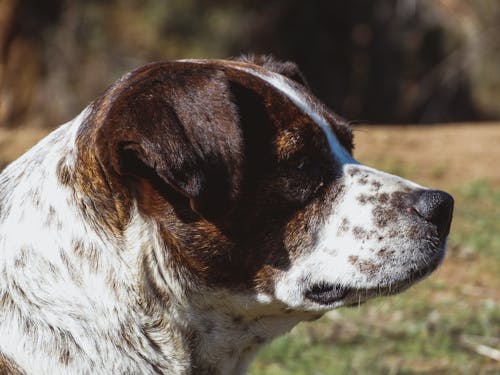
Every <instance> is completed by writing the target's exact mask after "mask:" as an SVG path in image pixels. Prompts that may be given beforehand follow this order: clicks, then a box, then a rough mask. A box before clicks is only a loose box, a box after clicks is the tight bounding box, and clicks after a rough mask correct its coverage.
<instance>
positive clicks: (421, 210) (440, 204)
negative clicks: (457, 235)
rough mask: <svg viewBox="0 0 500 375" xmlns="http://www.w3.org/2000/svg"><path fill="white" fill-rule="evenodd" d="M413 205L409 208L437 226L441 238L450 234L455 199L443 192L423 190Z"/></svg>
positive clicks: (414, 198) (414, 197)
mask: <svg viewBox="0 0 500 375" xmlns="http://www.w3.org/2000/svg"><path fill="white" fill-rule="evenodd" d="M412 198H413V202H414V203H413V205H412V207H411V208H409V210H410V212H414V213H415V214H417V215H419V216H420V217H422V218H423V219H425V220H426V221H428V222H429V223H431V224H434V225H435V226H436V229H437V232H438V234H439V237H440V238H441V239H443V240H444V238H445V237H446V236H447V235H448V233H449V232H450V225H451V217H452V214H453V198H452V196H451V195H450V194H448V193H446V192H444V191H441V190H421V191H419V192H417V193H415V195H414V196H413V197H412Z"/></svg>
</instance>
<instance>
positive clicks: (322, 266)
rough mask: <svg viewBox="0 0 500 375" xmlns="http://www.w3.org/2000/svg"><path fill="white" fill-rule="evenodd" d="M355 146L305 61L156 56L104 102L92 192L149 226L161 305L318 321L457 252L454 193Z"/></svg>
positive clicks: (93, 145)
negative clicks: (266, 309) (201, 304)
mask: <svg viewBox="0 0 500 375" xmlns="http://www.w3.org/2000/svg"><path fill="white" fill-rule="evenodd" d="M352 138H353V136H352V131H351V129H350V127H349V124H348V123H347V122H346V121H345V120H343V119H342V118H340V117H339V116H337V115H336V114H334V113H332V112H331V111H330V110H329V109H328V108H326V107H325V106H324V105H323V104H322V103H321V102H320V101H319V100H318V99H316V98H315V97H314V96H313V95H312V94H311V92H310V91H309V89H308V88H307V86H306V84H305V81H304V80H303V78H302V75H301V74H300V73H299V72H298V69H297V68H296V67H295V65H293V64H290V63H286V64H283V63H277V62H274V61H272V60H269V59H265V58H264V59H262V58H247V59H244V60H243V61H221V60H193V61H190V60H186V61H177V62H165V63H156V64H151V65H148V66H145V67H142V68H140V69H138V70H136V71H134V72H132V73H129V74H128V75H126V76H125V77H123V78H122V79H121V80H120V81H118V82H117V83H116V84H115V85H113V86H112V87H111V88H110V89H109V90H108V91H107V92H106V93H105V94H104V95H103V96H102V97H101V98H100V99H99V100H97V101H96V102H95V103H94V104H93V106H92V108H91V112H90V115H89V116H88V118H87V120H86V122H85V124H84V126H83V127H82V129H81V131H80V133H79V135H78V145H79V150H80V157H79V160H80V162H81V163H85V165H86V166H85V167H84V168H80V169H81V170H85V174H86V175H85V176H82V178H81V179H80V180H81V181H80V183H81V185H82V186H84V188H82V189H83V190H84V191H85V192H87V194H88V195H91V196H92V199H93V200H94V201H96V202H97V203H96V205H98V206H100V207H101V211H100V214H99V215H100V216H99V217H97V218H95V220H97V221H101V222H102V223H103V225H104V224H107V225H109V226H111V227H113V228H114V230H115V231H117V232H120V231H122V232H126V230H127V228H128V227H129V226H130V223H131V222H132V221H133V220H134V217H133V214H132V212H134V210H136V212H137V215H136V216H139V217H140V218H141V220H143V221H144V222H147V223H148V225H149V226H150V228H151V231H152V232H154V238H155V239H154V240H152V241H150V243H149V245H147V246H145V248H144V249H143V253H144V259H145V260H144V261H143V263H142V266H143V267H145V268H154V271H152V270H150V272H149V275H150V276H148V280H147V283H148V285H150V286H151V289H154V290H156V291H157V294H158V295H159V296H160V298H167V297H166V296H167V295H170V297H169V298H172V295H176V294H177V295H178V296H179V298H180V295H188V294H189V293H195V292H196V291H200V290H202V291H203V294H204V296H207V295H212V294H215V295H218V296H224V297H221V300H224V301H223V302H221V303H224V304H230V303H231V302H229V301H228V299H231V298H233V299H234V300H235V301H236V299H237V297H236V296H239V297H238V298H240V300H239V301H241V298H244V299H245V301H246V302H245V308H247V309H251V307H252V303H253V302H255V305H259V306H261V305H262V304H264V305H267V306H271V305H272V306H278V307H279V309H280V310H293V311H299V312H314V313H318V312H323V311H326V310H328V309H332V308H335V307H338V306H342V305H351V304H357V303H359V302H361V301H363V300H365V299H367V298H368V297H371V296H375V295H381V294H390V293H395V292H398V291H400V290H403V289H405V288H406V287H408V286H409V285H411V284H412V283H413V282H415V281H417V280H419V279H421V278H422V277H424V276H426V275H428V274H429V273H430V272H431V271H433V270H434V269H435V268H436V267H437V266H438V264H439V263H440V262H441V260H442V259H443V256H444V253H445V250H444V249H445V242H446V237H447V235H448V232H449V227H450V221H451V214H452V206H453V200H452V198H451V197H450V196H449V195H448V194H446V193H444V192H441V191H436V190H430V189H427V188H424V187H421V186H419V185H417V184H415V183H412V182H410V181H407V180H405V179H402V178H399V177H396V176H393V175H390V174H386V173H383V172H380V171H377V170H375V169H371V168H369V167H366V166H363V165H361V164H359V163H358V162H357V161H356V160H355V159H354V158H353V156H352V151H353V139H352ZM89 165H93V167H89ZM103 181H104V182H103ZM96 186H98V187H99V188H96ZM103 191H104V192H107V193H103ZM110 197H112V199H111V202H112V203H109V202H110ZM179 285H180V286H179ZM172 292H173V293H172ZM162 296H163V297H162ZM228 296H231V297H228ZM211 300H212V301H213V300H214V298H211ZM249 301H250V302H249ZM252 301H253V302H252Z"/></svg>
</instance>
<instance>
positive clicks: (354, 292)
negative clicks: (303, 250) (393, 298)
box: [304, 253, 444, 307]
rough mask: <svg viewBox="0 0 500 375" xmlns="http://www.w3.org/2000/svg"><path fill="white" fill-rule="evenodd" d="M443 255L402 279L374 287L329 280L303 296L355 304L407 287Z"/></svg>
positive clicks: (320, 302)
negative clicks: (356, 285)
mask: <svg viewBox="0 0 500 375" xmlns="http://www.w3.org/2000/svg"><path fill="white" fill-rule="evenodd" d="M443 257H444V253H443V254H442V255H441V256H437V257H436V258H435V259H433V261H432V262H430V263H428V264H427V265H426V266H425V267H423V268H420V269H417V270H412V271H411V272H409V274H408V275H407V276H406V277H405V278H404V279H399V280H393V281H391V282H387V283H385V282H384V283H380V285H377V286H374V287H368V288H360V287H350V286H343V285H339V284H335V283H330V282H319V283H315V284H313V285H312V286H311V287H309V288H308V289H307V290H306V291H305V293H304V297H305V298H306V299H307V300H309V301H311V302H314V303H316V304H318V305H321V306H324V307H329V306H332V305H334V304H337V303H339V302H342V304H341V305H343V306H357V305H359V304H361V303H362V302H365V301H367V300H368V299H370V298H373V297H381V296H389V295H393V294H397V293H400V292H402V291H404V290H406V289H408V288H409V287H410V286H412V285H413V284H415V283H416V282H418V281H420V280H422V279H424V278H425V277H427V276H428V275H430V274H431V273H432V272H433V271H434V270H435V269H436V268H437V267H438V266H439V264H440V263H441V261H442V259H443ZM338 306H339V305H338Z"/></svg>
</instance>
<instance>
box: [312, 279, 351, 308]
mask: <svg viewBox="0 0 500 375" xmlns="http://www.w3.org/2000/svg"><path fill="white" fill-rule="evenodd" d="M349 289H350V288H346V287H342V286H340V285H336V284H331V283H326V282H323V283H318V284H313V286H312V287H311V288H309V289H308V290H306V292H305V297H306V298H307V299H308V300H310V301H312V302H316V303H318V304H320V305H324V306H326V305H331V304H333V303H335V302H337V301H340V300H341V299H343V298H345V297H346V296H347V294H348V293H349Z"/></svg>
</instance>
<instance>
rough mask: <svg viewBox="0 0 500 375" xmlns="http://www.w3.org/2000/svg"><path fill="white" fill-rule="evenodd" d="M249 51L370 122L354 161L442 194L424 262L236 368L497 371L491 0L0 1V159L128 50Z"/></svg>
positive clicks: (143, 53) (88, 96)
mask: <svg viewBox="0 0 500 375" xmlns="http://www.w3.org/2000/svg"><path fill="white" fill-rule="evenodd" d="M249 52H254V53H266V54H272V55H274V56H276V57H277V58H279V59H282V60H291V61H295V62H296V63H297V64H298V65H299V67H300V68H301V70H302V71H303V73H304V74H305V76H306V78H307V80H308V82H309V84H310V86H311V88H312V91H313V92H314V93H315V94H316V95H317V96H318V97H319V98H320V99H322V100H323V101H324V102H325V103H326V104H327V105H328V106H329V107H331V108H332V109H333V110H334V111H336V112H338V113H339V114H341V115H342V116H344V117H346V118H348V119H350V120H358V121H360V123H362V124H377V125H371V126H368V125H363V126H359V127H357V128H356V144H357V151H356V153H357V157H358V159H360V160H361V161H362V162H365V163H367V164H370V165H372V166H375V167H378V168H381V169H384V170H386V171H388V172H391V173H396V174H399V175H402V176H403V177H406V178H411V179H413V180H416V181H418V182H419V183H421V184H426V185H430V186H433V187H435V188H440V189H445V190H448V191H450V192H452V193H453V195H454V196H455V198H456V214H455V221H454V224H453V228H452V235H451V238H450V244H449V251H448V256H447V259H446V261H445V262H444V264H443V266H442V267H441V268H440V270H439V271H438V272H437V273H436V274H435V275H433V276H432V277H430V278H429V279H428V280H426V281H424V282H422V283H420V284H419V285H418V286H416V287H415V288H413V289H411V290H410V291H408V292H407V293H405V294H403V295H401V296H398V297H393V298H390V299H383V300H380V301H373V302H371V303H368V304H367V305H366V306H362V307H360V308H359V309H350V310H339V311H334V312H332V313H329V314H327V315H326V316H325V317H324V318H322V319H321V320H320V321H318V322H315V323H311V324H302V325H300V326H299V327H298V328H296V329H295V330H294V331H293V332H292V333H291V335H289V336H287V337H284V338H281V339H279V340H277V341H276V342H274V343H273V344H272V345H271V346H269V347H268V348H266V349H265V350H263V351H262V353H261V355H260V356H259V357H258V359H257V361H256V363H255V364H254V365H253V367H252V372H251V373H252V374H500V276H499V274H500V272H499V269H500V189H499V188H500V169H499V168H498V166H497V163H498V162H500V126H498V123H496V121H499V120H500V2H499V1H494V0H351V1H336V0H329V1H327V0H324V1H319V0H318V1H303V0H267V1H250V0H203V1H202V0H165V1H161V0H142V1H138V0H109V1H98V0H87V1H77V0H44V1H40V0H0V169H1V168H2V167H3V166H4V165H5V164H6V163H8V162H9V161H11V160H13V159H14V158H15V157H17V156H18V155H19V154H21V153H22V152H24V151H25V150H26V148H28V147H29V146H31V145H32V144H33V143H35V142H36V141H37V140H38V139H40V138H41V137H42V136H44V135H45V134H47V132H49V131H50V130H51V129H53V128H54V127H55V126H56V125H57V124H60V123H62V122H65V121H68V120H69V119H71V118H73V117H74V116H75V115H76V114H77V113H79V112H80V111H81V110H82V109H83V108H84V107H85V106H86V105H87V104H88V103H89V102H90V101H91V100H93V99H94V98H95V97H96V96H97V95H99V94H100V93H101V92H103V91H104V90H105V88H106V87H107V86H108V85H110V84H111V83H112V82H113V81H114V80H116V79H117V78H119V77H120V76H121V75H122V74H124V73H126V72H127V71H129V70H131V69H133V68H135V67H137V66H139V65H141V64H144V63H147V62H151V61H155V60H165V59H179V58H225V57H231V56H238V55H240V54H241V53H249ZM402 124H413V125H402Z"/></svg>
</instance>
